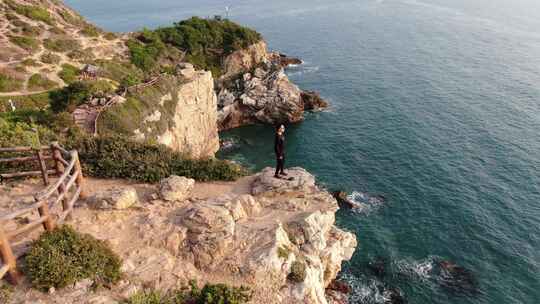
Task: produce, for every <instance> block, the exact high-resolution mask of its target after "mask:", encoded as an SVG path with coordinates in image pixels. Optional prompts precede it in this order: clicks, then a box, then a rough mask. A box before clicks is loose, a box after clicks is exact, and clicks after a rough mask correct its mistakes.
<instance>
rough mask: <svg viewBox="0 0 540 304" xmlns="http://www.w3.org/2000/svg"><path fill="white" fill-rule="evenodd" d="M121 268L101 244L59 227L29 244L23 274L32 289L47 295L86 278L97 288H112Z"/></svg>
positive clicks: (110, 251)
mask: <svg viewBox="0 0 540 304" xmlns="http://www.w3.org/2000/svg"><path fill="white" fill-rule="evenodd" d="M121 265H122V262H121V260H120V258H119V257H118V256H117V255H116V254H115V253H114V252H113V251H112V250H111V249H110V248H109V247H108V245H107V244H106V243H104V242H103V241H100V240H97V239H95V238H94V237H92V236H91V235H88V234H81V233H78V232H77V231H75V230H74V229H73V228H71V227H69V226H62V227H59V228H57V229H55V230H54V231H50V232H45V233H44V234H42V235H41V236H40V238H39V239H38V240H36V241H34V242H33V243H32V246H31V248H30V251H29V252H28V254H27V255H26V257H25V267H24V271H25V273H26V275H27V276H28V278H29V280H30V282H31V284H32V286H33V287H34V288H37V289H40V290H44V291H46V290H48V289H49V288H51V287H55V288H62V287H65V286H67V285H71V284H74V283H76V282H77V281H80V280H82V279H87V278H89V279H92V280H93V281H94V282H95V283H97V284H105V285H109V284H114V283H116V282H118V280H120V277H121V274H120V267H121Z"/></svg>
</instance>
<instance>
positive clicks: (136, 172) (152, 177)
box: [69, 136, 246, 182]
mask: <svg viewBox="0 0 540 304" xmlns="http://www.w3.org/2000/svg"><path fill="white" fill-rule="evenodd" d="M69 144H70V145H71V146H72V147H74V148H77V149H78V151H79V155H80V158H81V160H82V162H83V169H84V171H85V173H87V174H89V175H90V176H95V177H103V178H126V179H131V180H137V181H143V182H158V181H160V180H162V179H164V178H167V177H169V176H171V175H179V176H185V177H188V178H193V179H195V180H198V181H215V180H224V181H231V180H236V179H237V178H239V177H241V176H244V175H245V174H246V172H245V170H244V169H243V168H242V167H241V166H239V165H237V164H234V163H232V162H229V161H224V160H219V159H214V158H208V159H191V158H188V157H186V156H185V155H183V154H182V153H179V152H175V151H173V150H172V149H170V148H168V147H166V146H164V145H160V144H153V143H146V142H137V141H132V140H129V139H127V138H126V137H125V136H106V137H82V138H79V139H77V140H74V141H73V142H71V143H69Z"/></svg>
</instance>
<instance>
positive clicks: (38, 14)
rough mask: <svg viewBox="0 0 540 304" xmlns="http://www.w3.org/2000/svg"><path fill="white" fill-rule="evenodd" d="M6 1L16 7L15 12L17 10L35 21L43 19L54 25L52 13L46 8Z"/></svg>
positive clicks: (13, 7)
mask: <svg viewBox="0 0 540 304" xmlns="http://www.w3.org/2000/svg"><path fill="white" fill-rule="evenodd" d="M4 1H5V3H6V4H7V5H8V6H10V7H11V8H12V9H14V10H15V12H17V13H18V14H21V15H24V16H26V17H28V18H30V19H32V20H35V21H43V22H45V23H47V24H49V25H52V24H53V23H54V21H53V19H52V17H51V15H50V14H49V12H48V11H47V9H45V8H42V7H39V6H34V5H24V4H18V3H16V2H15V1H12V0H4Z"/></svg>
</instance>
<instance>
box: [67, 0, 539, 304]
mask: <svg viewBox="0 0 540 304" xmlns="http://www.w3.org/2000/svg"><path fill="white" fill-rule="evenodd" d="M66 2H67V3H68V4H70V5H72V6H73V7H74V8H75V9H78V10H80V11H81V12H82V14H83V15H84V16H85V17H87V18H88V19H89V20H91V21H93V22H96V23H97V24H98V25H100V26H102V27H104V28H105V29H107V30H111V31H134V30H137V29H141V28H142V27H149V28H153V27H156V26H160V25H169V24H171V23H172V22H175V21H179V20H181V19H185V18H187V17H190V16H192V15H199V16H213V15H223V16H225V15H226V14H227V11H226V10H225V6H229V10H228V14H229V17H230V18H231V19H232V20H235V21H238V22H240V23H242V24H246V25H249V26H251V27H253V28H255V29H257V30H258V31H259V32H261V33H262V34H263V35H264V37H265V39H266V40H267V41H268V44H269V47H270V48H271V49H277V50H280V51H282V52H284V53H287V54H289V55H292V56H297V57H300V58H302V59H303V60H304V61H305V63H304V64H303V65H301V66H297V67H291V68H290V69H288V71H287V73H288V75H289V76H290V78H291V79H292V80H293V81H294V82H295V83H297V84H298V85H299V86H300V87H301V88H303V89H310V90H318V91H320V92H321V94H322V96H323V97H324V98H326V99H327V100H328V101H329V102H330V104H331V106H330V108H329V109H328V110H325V111H323V112H319V113H310V114H307V115H306V119H305V121H304V122H303V123H301V124H297V125H291V126H287V131H286V144H287V147H286V150H287V158H286V164H287V165H288V166H302V167H305V168H306V169H308V170H309V171H310V172H312V173H313V174H315V175H316V176H317V178H318V181H319V182H320V183H321V184H322V185H323V186H325V187H327V188H328V189H343V190H346V191H348V192H349V193H351V194H354V195H355V196H354V197H351V198H353V199H355V200H358V202H359V203H360V204H362V206H363V208H362V210H361V211H360V212H358V211H357V212H351V211H350V210H340V211H339V213H338V216H337V221H338V225H339V226H341V227H343V228H345V229H348V230H350V231H353V232H354V233H355V234H356V236H357V238H358V241H359V245H358V249H357V251H356V253H355V254H354V257H353V259H352V260H351V261H350V262H346V263H344V265H343V266H344V267H343V272H342V274H341V276H342V278H343V279H345V280H347V281H349V282H350V284H351V286H353V288H354V292H353V294H352V295H351V299H352V303H385V302H387V301H389V297H390V295H389V291H390V290H397V291H398V292H400V293H401V294H402V295H403V296H404V297H405V298H406V299H407V301H408V303H414V304H423V303H426V304H427V303H445V304H447V303H448V304H450V303H452V304H463V303H489V304H497V303H501V304H506V303H508V304H510V303H528V304H536V303H540V1H537V0H512V1H506V0H341V1H340V0H338V1H336V0H334V1H330V0H325V1H322V0H309V1H308V0H297V1H290V0H288V1H284V0H272V1H263V0H250V1H248V0H242V1H225V2H224V1H210V0H198V1H194V0H185V1H178V0H174V1H173V0H161V1H142V0H124V1H109V0H107V1H105V0H92V1H86V0H84V1H83V0H68V1H66ZM222 137H225V138H236V139H237V142H238V145H237V146H236V147H230V148H229V149H228V150H227V152H224V153H222V155H220V156H221V157H225V158H230V159H234V160H237V161H239V162H242V163H243V164H245V165H246V166H249V167H251V168H253V169H254V170H259V169H261V168H263V167H265V166H273V165H274V155H273V129H272V128H271V127H269V126H251V127H244V128H240V129H236V130H232V131H230V132H225V133H223V134H222ZM379 195H382V196H383V197H384V200H383V201H377V200H375V201H374V200H371V203H370V200H369V198H370V197H378V196H379ZM373 202H376V204H375V203H373ZM443 260H447V261H451V262H452V263H455V264H457V265H459V266H461V267H464V268H465V269H467V270H468V271H470V274H471V275H472V276H474V280H475V282H476V285H475V286H474V289H473V290H462V289H459V288H457V289H455V288H454V289H452V288H445V285H444V284H443V283H444V282H445V281H444V277H443V275H442V274H441V270H440V269H438V268H439V267H438V263H439V262H440V261H443ZM377 261H382V262H381V263H382V265H384V274H383V275H376V274H375V272H373V271H372V270H370V267H369V265H370V263H371V264H372V263H375V262H377Z"/></svg>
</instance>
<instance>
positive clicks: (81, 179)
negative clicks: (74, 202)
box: [72, 150, 88, 198]
mask: <svg viewBox="0 0 540 304" xmlns="http://www.w3.org/2000/svg"><path fill="white" fill-rule="evenodd" d="M72 155H73V156H72V157H73V158H75V172H76V173H77V180H76V181H75V182H76V183H77V186H79V187H80V188H81V194H80V195H79V197H80V198H86V197H87V196H88V195H87V194H86V191H85V190H84V176H83V171H82V167H81V162H80V160H79V153H78V152H77V151H76V150H75V151H73V154H72Z"/></svg>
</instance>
